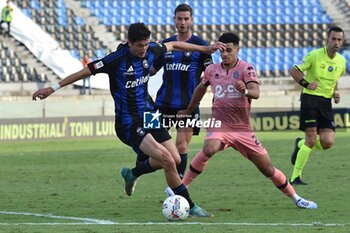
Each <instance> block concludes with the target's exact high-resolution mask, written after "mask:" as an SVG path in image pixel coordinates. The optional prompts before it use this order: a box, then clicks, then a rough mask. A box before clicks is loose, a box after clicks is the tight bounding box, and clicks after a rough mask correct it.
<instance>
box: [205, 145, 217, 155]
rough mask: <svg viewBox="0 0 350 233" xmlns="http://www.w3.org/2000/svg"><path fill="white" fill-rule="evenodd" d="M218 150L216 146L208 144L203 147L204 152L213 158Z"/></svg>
mask: <svg viewBox="0 0 350 233" xmlns="http://www.w3.org/2000/svg"><path fill="white" fill-rule="evenodd" d="M217 152H218V150H217V149H216V148H214V147H209V146H206V147H204V148H203V153H204V154H205V155H206V156H207V157H209V158H211V157H212V156H213V155H214V154H215V153H217Z"/></svg>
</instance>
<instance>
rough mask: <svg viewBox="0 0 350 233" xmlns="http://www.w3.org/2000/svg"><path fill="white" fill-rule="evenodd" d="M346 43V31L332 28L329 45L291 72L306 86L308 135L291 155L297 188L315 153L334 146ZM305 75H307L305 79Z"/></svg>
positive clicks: (304, 126)
mask: <svg viewBox="0 0 350 233" xmlns="http://www.w3.org/2000/svg"><path fill="white" fill-rule="evenodd" d="M343 43H344V31H343V29H341V28H340V27H331V28H330V29H329V30H328V37H327V45H326V46H324V47H322V48H319V49H315V50H313V51H311V52H310V53H309V54H307V55H306V56H305V57H304V59H303V62H302V63H301V64H299V65H295V66H294V67H293V68H292V69H291V72H290V73H291V75H292V77H293V79H294V80H295V81H296V82H297V83H299V84H300V85H301V86H302V87H303V91H302V94H301V97H300V102H301V104H300V127H299V128H300V130H302V131H304V132H305V139H302V138H299V137H298V138H297V139H296V140H295V144H294V151H293V152H292V156H291V162H292V164H293V165H294V169H293V174H292V177H291V180H290V182H291V184H293V185H306V184H307V183H305V182H303V181H302V180H301V175H302V171H303V169H304V167H305V165H306V162H307V161H308V159H309V156H310V154H311V152H312V151H313V150H319V151H323V150H326V149H329V148H331V147H332V145H333V143H334V136H335V126H334V113H333V110H332V98H333V99H334V103H336V104H337V103H339V102H340V93H339V91H338V85H337V82H338V80H339V78H340V77H341V76H342V75H343V74H344V73H345V70H346V60H345V58H344V57H343V56H342V55H340V54H339V53H338V51H339V49H341V47H342V46H343ZM303 72H306V75H305V78H304V74H303ZM317 135H319V137H317Z"/></svg>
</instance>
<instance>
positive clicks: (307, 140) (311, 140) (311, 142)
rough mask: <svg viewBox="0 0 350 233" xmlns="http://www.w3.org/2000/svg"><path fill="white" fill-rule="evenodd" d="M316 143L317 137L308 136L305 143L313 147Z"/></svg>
mask: <svg viewBox="0 0 350 233" xmlns="http://www.w3.org/2000/svg"><path fill="white" fill-rule="evenodd" d="M315 143H316V138H307V139H306V140H305V145H306V146H308V147H309V148H312V147H313V146H314V145H315Z"/></svg>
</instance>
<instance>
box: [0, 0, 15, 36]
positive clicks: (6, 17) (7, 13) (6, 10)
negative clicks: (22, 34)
mask: <svg viewBox="0 0 350 233" xmlns="http://www.w3.org/2000/svg"><path fill="white" fill-rule="evenodd" d="M12 16H13V8H12V7H11V6H10V1H9V0H7V1H6V6H4V7H3V8H2V11H1V22H0V34H2V23H7V36H8V37H10V31H11V22H12ZM5 35H6V34H5Z"/></svg>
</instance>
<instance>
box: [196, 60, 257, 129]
mask: <svg viewBox="0 0 350 233" xmlns="http://www.w3.org/2000/svg"><path fill="white" fill-rule="evenodd" d="M237 80H242V81H243V82H244V83H245V84H248V83H249V82H256V83H259V81H258V78H257V75H256V72H255V69H254V67H253V66H252V65H251V64H249V63H247V62H244V61H242V60H238V62H237V64H236V65H235V66H234V67H233V68H231V69H230V70H225V69H223V68H222V66H221V63H216V64H213V65H210V66H208V67H207V68H206V69H205V73H204V77H203V79H202V83H203V84H206V83H207V82H209V83H210V87H211V90H212V92H213V106H212V116H211V117H212V118H215V120H221V122H222V125H223V126H225V127H229V128H231V129H244V130H249V131H251V127H250V121H249V118H250V105H251V99H250V98H248V97H246V96H244V95H243V94H242V93H240V92H239V91H237V90H236V88H235V84H236V81H237Z"/></svg>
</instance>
